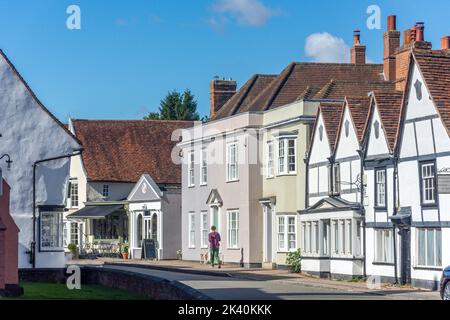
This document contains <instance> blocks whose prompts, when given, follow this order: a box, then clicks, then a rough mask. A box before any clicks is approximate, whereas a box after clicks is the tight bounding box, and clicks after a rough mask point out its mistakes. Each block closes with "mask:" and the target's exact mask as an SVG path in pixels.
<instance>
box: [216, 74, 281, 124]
mask: <svg viewBox="0 0 450 320" xmlns="http://www.w3.org/2000/svg"><path fill="white" fill-rule="evenodd" d="M275 78H276V75H264V74H256V75H254V76H253V77H251V78H250V80H248V81H247V82H246V83H245V84H244V85H243V86H242V88H241V89H240V90H239V91H238V92H236V94H234V95H233V96H232V97H231V98H230V100H228V101H227V102H226V103H225V104H224V105H223V106H222V108H220V109H219V111H218V112H217V113H216V114H215V115H214V116H213V117H212V118H211V120H214V119H220V118H224V117H227V116H231V115H233V114H235V113H236V112H237V111H238V110H240V109H245V108H247V106H248V105H249V104H250V102H252V100H253V99H255V98H256V97H257V96H258V95H259V94H260V93H261V91H263V90H264V88H266V87H267V86H268V85H269V84H270V82H272V80H274V79H275Z"/></svg>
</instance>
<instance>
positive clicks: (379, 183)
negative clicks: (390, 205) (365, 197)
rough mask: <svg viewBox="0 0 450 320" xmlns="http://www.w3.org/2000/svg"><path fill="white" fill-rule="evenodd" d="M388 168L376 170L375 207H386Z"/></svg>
mask: <svg viewBox="0 0 450 320" xmlns="http://www.w3.org/2000/svg"><path fill="white" fill-rule="evenodd" d="M386 196H387V194H386V168H383V169H376V170H375V207H377V208H386V202H387V201H386Z"/></svg>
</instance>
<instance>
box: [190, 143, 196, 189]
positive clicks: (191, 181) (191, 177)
mask: <svg viewBox="0 0 450 320" xmlns="http://www.w3.org/2000/svg"><path fill="white" fill-rule="evenodd" d="M194 166H195V154H194V151H193V150H191V151H189V152H188V187H194V186H195V178H194V173H195V171H194Z"/></svg>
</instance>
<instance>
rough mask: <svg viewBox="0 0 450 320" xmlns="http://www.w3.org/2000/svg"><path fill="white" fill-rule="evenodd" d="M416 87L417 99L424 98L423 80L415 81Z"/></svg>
mask: <svg viewBox="0 0 450 320" xmlns="http://www.w3.org/2000/svg"><path fill="white" fill-rule="evenodd" d="M414 89H416V97H417V100H419V101H420V100H422V82H420V81H419V79H417V80H416V82H415V83H414Z"/></svg>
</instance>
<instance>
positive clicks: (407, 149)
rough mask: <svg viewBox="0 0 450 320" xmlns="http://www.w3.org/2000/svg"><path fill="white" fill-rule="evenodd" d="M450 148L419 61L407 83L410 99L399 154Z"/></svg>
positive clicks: (430, 152) (408, 155) (431, 152)
mask: <svg viewBox="0 0 450 320" xmlns="http://www.w3.org/2000/svg"><path fill="white" fill-rule="evenodd" d="M445 151H450V139H449V137H448V134H447V132H446V130H445V127H444V124H443V123H442V120H441V119H440V117H439V114H438V112H437V109H436V108H435V106H434V104H433V100H432V98H431V96H430V93H429V91H428V89H427V86H426V83H425V81H424V79H423V77H422V75H421V74H420V70H419V68H418V66H417V64H416V63H414V65H413V68H412V74H411V77H410V81H409V83H408V99H407V104H406V110H405V119H404V128H403V133H402V137H401V149H400V157H402V158H405V157H415V156H418V155H429V154H434V153H439V152H445Z"/></svg>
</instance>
